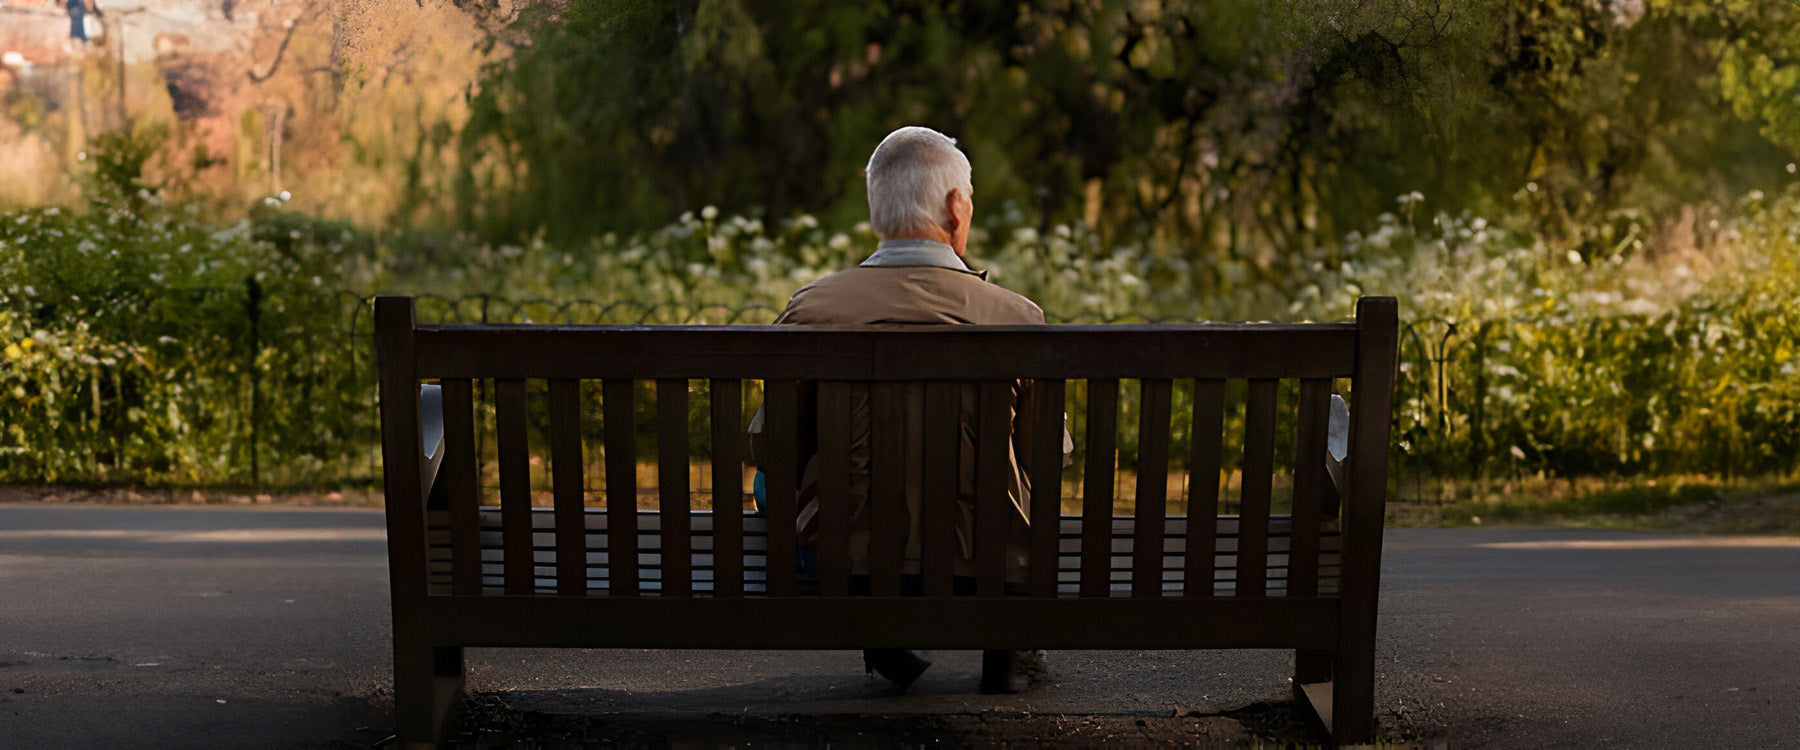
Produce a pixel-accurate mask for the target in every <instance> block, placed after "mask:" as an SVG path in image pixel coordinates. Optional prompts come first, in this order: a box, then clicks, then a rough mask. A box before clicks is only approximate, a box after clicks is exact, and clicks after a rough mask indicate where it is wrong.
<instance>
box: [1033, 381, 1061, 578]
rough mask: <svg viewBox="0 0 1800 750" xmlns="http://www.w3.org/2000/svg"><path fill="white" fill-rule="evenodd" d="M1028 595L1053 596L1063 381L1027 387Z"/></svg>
mask: <svg viewBox="0 0 1800 750" xmlns="http://www.w3.org/2000/svg"><path fill="white" fill-rule="evenodd" d="M1031 405H1032V406H1031V408H1032V415H1031V416H1032V418H1031V421H1030V422H1029V424H1030V426H1031V432H1030V435H1029V442H1030V447H1029V449H1028V450H1029V456H1030V459H1031V466H1030V472H1031V572H1030V575H1031V593H1032V594H1033V595H1034V596H1053V595H1055V593H1056V576H1055V575H1054V574H1053V573H1052V572H1051V571H1053V570H1054V567H1053V566H1052V565H1051V561H1052V560H1053V559H1054V558H1055V556H1056V552H1055V550H1056V534H1057V526H1058V523H1057V521H1058V519H1059V518H1060V516H1061V515H1062V464H1063V452H1062V436H1063V381H1061V380H1039V381H1037V382H1035V383H1033V384H1032V385H1031Z"/></svg>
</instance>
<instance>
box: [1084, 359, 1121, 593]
mask: <svg viewBox="0 0 1800 750" xmlns="http://www.w3.org/2000/svg"><path fill="white" fill-rule="evenodd" d="M1087 386H1088V413H1087V467H1086V473H1085V476H1084V477H1083V478H1084V480H1085V482H1084V484H1083V486H1082V490H1081V517H1082V519H1083V522H1082V541H1083V542H1084V543H1085V545H1086V546H1085V547H1084V548H1083V550H1082V557H1083V558H1084V560H1085V562H1083V564H1082V576H1081V589H1082V595H1083V596H1105V595H1106V560H1105V555H1106V552H1105V551H1106V547H1105V544H1106V536H1107V532H1108V525H1109V524H1110V523H1111V521H1112V517H1113V462H1114V459H1115V455H1114V452H1115V451H1116V447H1115V446H1116V445H1117V440H1116V436H1117V433H1118V412H1119V381H1117V380H1089V381H1088V384H1087Z"/></svg>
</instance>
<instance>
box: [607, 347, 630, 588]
mask: <svg viewBox="0 0 1800 750" xmlns="http://www.w3.org/2000/svg"><path fill="white" fill-rule="evenodd" d="M600 390H601V394H600V396H601V399H600V409H601V419H602V420H603V421H604V422H605V424H604V427H605V437H604V440H605V446H606V521H607V524H606V534H607V539H606V546H607V549H611V550H616V551H618V552H621V553H624V554H623V557H620V558H615V559H614V560H613V561H612V563H611V566H610V569H609V570H608V571H607V572H608V573H609V574H610V575H611V576H612V581H613V588H612V590H613V595H614V596H631V595H633V594H636V593H637V588H638V586H637V579H638V576H637V566H635V565H633V564H631V556H632V555H633V553H635V552H636V550H637V541H638V539H637V523H638V510H637V430H636V424H635V422H634V420H635V419H636V417H635V414H634V408H633V402H634V401H635V400H636V398H635V396H636V385H635V384H634V383H633V382H632V381H630V380H607V381H603V382H602V383H601V385H600Z"/></svg>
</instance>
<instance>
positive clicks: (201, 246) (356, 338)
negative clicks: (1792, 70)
mask: <svg viewBox="0 0 1800 750" xmlns="http://www.w3.org/2000/svg"><path fill="white" fill-rule="evenodd" d="M1417 203H1418V198H1417V197H1416V196H1403V197H1402V199H1401V201H1400V208H1399V211H1398V212H1396V213H1391V214H1384V215H1382V216H1381V217H1379V218H1378V219H1377V221H1376V222H1375V223H1374V225H1373V226H1372V227H1371V228H1370V229H1369V230H1368V231H1367V232H1364V233H1354V234H1352V235H1350V236H1348V237H1346V238H1344V239H1343V241H1341V242H1339V243H1336V244H1333V245H1330V246H1322V247H1310V248H1302V249H1298V250H1296V252H1295V253H1294V254H1293V256H1292V257H1289V258H1285V259H1282V260H1281V264H1282V267H1283V268H1285V269H1287V270H1272V269H1271V268H1270V267H1266V266H1264V265H1260V264H1259V262H1258V261H1254V260H1240V261H1231V260H1221V261H1216V262H1212V261H1209V262H1201V261H1199V260H1196V259H1191V258H1189V257H1188V256H1186V255H1185V254H1183V253H1182V252H1180V251H1179V248H1174V247H1170V246H1166V245H1163V244H1159V243H1157V242H1154V241H1148V240H1147V241H1144V242H1141V243H1137V244H1125V245H1112V246H1107V245H1104V244H1103V243H1102V242H1101V241H1100V239H1099V238H1098V237H1096V236H1095V235H1094V234H1092V233H1091V232H1088V231H1087V230H1085V229H1084V228H1082V227H1080V226H1055V227H1051V228H1049V229H1047V230H1040V229H1037V228H1034V227H1031V226H1027V225H1026V224H1025V222H1024V220H1023V218H1022V216H1020V215H1019V214H1018V213H1016V212H1012V211H1009V210H1007V209H1006V208H1004V207H1002V208H1000V209H997V210H995V211H994V213H993V215H992V216H990V217H989V218H988V223H987V224H986V225H985V226H981V227H978V228H977V230H976V232H975V235H974V237H973V239H972V241H971V248H972V257H973V258H974V263H975V265H977V266H978V267H982V268H986V269H988V270H989V271H990V272H991V274H992V279H993V280H994V281H995V282H997V283H1000V284H1002V285H1004V286H1007V287H1009V288H1012V289H1015V290H1017V291H1019V292H1021V293H1023V294H1025V295H1027V296H1029V297H1031V298H1033V299H1035V300H1037V301H1038V302H1039V303H1040V304H1042V305H1043V307H1044V308H1045V310H1046V312H1047V313H1048V315H1049V317H1050V319H1051V320H1052V321H1053V322H1054V321H1061V322H1122V321H1136V320H1165V321H1175V320H1189V321H1191V320H1246V319H1250V320H1341V319H1344V318H1346V317H1347V316H1348V315H1349V314H1350V313H1351V311H1352V307H1353V303H1354V300H1355V298H1356V297H1357V296H1358V295H1362V294H1392V295H1395V296H1398V297H1400V298H1401V299H1402V306H1401V310H1402V317H1403V320H1402V325H1403V326H1404V330H1403V332H1402V351H1401V359H1402V361H1401V380H1400V387H1399V393H1398V394H1397V409H1396V417H1395V448H1396V453H1395V456H1396V460H1397V462H1398V464H1397V465H1398V467H1399V468H1400V469H1401V470H1410V471H1425V472H1432V473H1437V474H1440V475H1445V476H1477V475H1481V476H1510V475H1525V474H1531V475H1544V476H1581V475H1620V474H1645V473H1649V474H1659V473H1710V474H1734V473H1769V472H1775V473H1782V472H1792V471H1793V470H1794V469H1795V467H1796V458H1795V457H1796V456H1800V378H1797V377H1796V376H1795V372H1794V370H1795V367H1796V357H1795V354H1796V352H1800V314H1796V313H1795V311H1794V310H1793V305H1792V302H1793V299H1794V290H1795V289H1800V268H1797V267H1796V266H1797V260H1796V254H1797V253H1800V193H1796V192H1789V193H1786V194H1783V195H1779V196H1773V197H1770V196H1762V195H1755V194H1753V195H1752V196H1750V197H1749V198H1747V199H1746V200H1745V201H1744V202H1743V203H1742V204H1741V205H1739V206H1736V207H1735V208H1734V209H1733V210H1731V211H1729V212H1727V215H1725V216H1723V217H1721V219H1720V220H1719V222H1718V224H1717V226H1716V228H1709V232H1710V235H1709V237H1708V238H1707V243H1706V245H1705V249H1704V251H1698V250H1682V249H1680V248H1674V249H1667V250H1664V251H1661V252H1656V253H1652V252H1649V251H1646V250H1644V249H1642V248H1643V243H1642V240H1641V236H1642V234H1643V229H1642V228H1641V227H1640V226H1639V225H1638V221H1637V219H1636V218H1635V217H1632V216H1620V217H1618V218H1617V220H1616V221H1614V222H1611V223H1609V224H1607V225H1606V226H1603V227H1597V228H1595V229H1593V230H1591V231H1590V232H1589V233H1588V234H1587V235H1586V236H1583V237H1578V238H1575V239H1574V240H1570V241H1560V242H1559V241H1552V240H1549V239H1546V238H1543V237H1539V236H1535V235H1532V234H1529V233H1523V232H1519V231H1515V230H1511V229H1507V228H1503V227H1500V226H1496V225H1493V224H1490V223H1489V222H1487V221H1485V220H1484V219H1482V218H1479V217H1474V216H1470V215H1461V216H1448V215H1438V216H1432V217H1420V218H1415V217H1413V216H1411V215H1410V214H1409V211H1410V210H1411V209H1412V208H1413V207H1415V206H1416V205H1417ZM873 245H874V237H873V236H872V235H871V234H870V233H869V231H868V228H867V227H866V226H863V225H858V226H856V227H851V228H849V229H847V230H842V231H839V230H834V229H831V228H827V227H824V226H821V225H820V223H819V222H818V221H817V220H816V219H814V218H812V217H810V216H805V215H801V216H796V217H791V218H787V219H783V220H779V221H775V220H767V219H762V218H758V217H743V216H735V217H733V216H721V215H719V213H718V212H717V211H714V210H712V209H706V210H702V211H699V212H696V213H688V214H684V215H683V216H681V217H680V218H679V219H677V220H676V221H675V222H674V223H672V224H670V225H668V226H665V227H663V228H660V229H657V230H655V231H652V232H648V233H644V234H639V235H631V236H621V235H614V234H608V235H603V236H601V237H598V238H594V239H591V240H589V241H585V242H581V243H577V244H574V245H569V246H558V245H550V244H546V243H543V242H541V241H540V242H534V243H530V244H527V245H488V244H483V243H481V242H478V241H476V240H474V239H472V238H470V237H468V236H466V235H460V234H454V233H446V234H436V235H426V234H420V235H411V236H408V237H404V238H400V239H398V240H386V241H377V240H376V239H375V238H374V237H372V236H370V235H368V234H366V233H363V232H360V231H358V230H356V229H355V228H353V227H349V226H346V225H343V224H338V223H332V222H327V221H320V220H316V219H311V218H308V217H305V216H301V215H297V214H293V213H289V212H285V211H282V210H281V209H280V207H279V205H270V206H265V207H263V208H260V209H259V210H258V211H256V212H253V214H252V218H251V219H250V220H248V221H244V222H239V223H237V224H233V225H230V226H226V227H215V226H210V225H207V224H205V223H204V222H201V221H200V220H198V219H197V218H196V216H195V214H194V213H193V212H192V211H190V210H188V209H185V208H171V207H164V206H161V205H158V204H157V201H156V198H155V196H154V195H153V194H150V193H148V192H147V191H145V192H143V193H140V194H137V195H134V196H129V197H126V198H121V199H118V200H115V201H112V202H98V203H96V204H94V205H93V206H92V207H90V208H89V209H88V210H86V211H74V210H66V209H54V208H52V209H41V210H28V211H21V212H15V213H11V214H6V215H4V216H0V278H3V279H4V280H5V283H4V284H0V339H3V342H0V343H3V345H4V347H5V349H4V351H5V357H4V359H0V421H3V422H4V424H5V425H6V426H5V427H4V428H3V429H4V431H5V432H4V434H3V435H0V480H6V481H46V480H48V481H56V480H123V481H139V482H143V481H148V482H168V483H183V484H192V483H220V482H224V483H237V482H246V481H250V480H252V479H255V480H258V481H262V482H282V483H319V482H341V481H369V480H372V479H373V478H375V477H377V476H378V471H379V467H378V465H377V463H376V461H375V456H376V454H377V453H378V450H377V445H376V442H377V441H376V425H375V408H374V398H373V390H374V388H373V383H374V378H373V357H372V355H371V352H370V350H369V345H370V333H371V326H370V316H369V309H368V300H369V298H370V297H371V296H372V295H373V294H374V293H376V292H381V293H410V294H419V295H429V296H426V297H425V298H423V299H422V300H421V312H420V314H421V317H422V318H423V319H424V320H427V321H436V320H445V321H451V320H460V321H471V320H489V321H494V322H500V321H536V322H553V321H557V322H585V323H600V322H604V323H639V322H649V323H766V322H768V321H770V320H772V319H773V317H774V315H775V313H776V312H777V311H778V310H779V309H780V307H781V306H782V304H784V303H785V301H786V299H787V297H788V295H790V294H791V293H792V292H793V291H794V290H795V289H797V288H799V287H800V286H801V285H803V284H805V283H807V282H809V281H811V280H813V279H815V278H818V277H819V276H822V275H824V274H825V273H828V272H830V271H831V270H834V269H837V268H842V267H845V266H849V265H852V264H854V263H855V262H856V261H858V260H859V259H860V258H861V257H863V256H864V255H865V254H866V253H867V252H869V250H870V249H871V248H872V247H873ZM252 311H254V314H253V313H252ZM1289 391H1291V389H1288V390H1285V391H1284V396H1283V398H1284V403H1288V401H1286V399H1291V397H1292V394H1291V393H1290V392H1289ZM1072 392H1074V393H1080V390H1079V389H1072ZM1232 393H1233V394H1237V393H1238V391H1237V390H1233V391H1232ZM1122 395H1123V399H1122V403H1121V419H1120V428H1119V438H1120V448H1121V461H1122V462H1123V464H1124V465H1125V466H1126V467H1128V468H1129V467H1132V466H1133V465H1134V464H1135V460H1134V458H1133V456H1134V453H1135V442H1136V429H1135V420H1136V418H1137V411H1136V401H1137V399H1136V389H1135V388H1133V387H1127V388H1126V389H1125V390H1124V392H1123V394H1122ZM693 397H694V401H693V402H692V408H693V409H695V410H696V412H698V411H699V410H700V409H702V408H703V401H702V400H701V392H700V391H698V390H696V391H695V393H694V396H693ZM1188 398H1189V392H1188V390H1187V389H1186V388H1184V387H1177V389H1176V392H1175V401H1176V402H1175V404H1174V409H1173V414H1174V419H1175V421H1176V423H1177V427H1178V430H1180V429H1181V426H1182V425H1183V424H1184V423H1185V420H1186V418H1187V408H1188ZM1232 398H1233V399H1234V400H1236V399H1239V398H1241V397H1240V396H1237V395H1234V396H1233V397H1232ZM643 408H645V409H647V408H648V405H647V404H646V405H644V407H643ZM640 417H642V419H640V421H641V422H642V423H643V424H644V425H645V426H646V429H648V425H651V424H654V422H653V421H652V419H651V417H650V413H649V412H648V411H645V412H644V413H643V414H640ZM1071 418H1072V420H1073V424H1072V426H1073V427H1074V428H1075V431H1076V433H1077V435H1079V434H1080V432H1081V429H1082V426H1083V424H1084V423H1083V421H1082V420H1083V419H1084V411H1083V409H1082V408H1081V405H1080V404H1079V403H1077V404H1076V405H1075V408H1074V409H1072V413H1071ZM1290 423H1291V416H1284V417H1283V421H1282V425H1283V429H1284V430H1285V429H1289V427H1288V425H1290ZM1241 425H1242V415H1241V412H1239V413H1236V414H1232V415H1231V416H1230V417H1229V422H1228V430H1230V431H1231V432H1232V433H1233V434H1239V433H1240V432H1241ZM703 438H704V435H703V434H702V433H698V432H697V433H695V436H694V439H693V444H694V445H695V446H696V450H697V451H703V450H704V448H703V447H702V446H703V444H704V442H705V441H704V439H703ZM1282 442H1283V443H1284V444H1283V445H1282V447H1281V448H1280V450H1281V453H1280V455H1278V461H1280V462H1285V461H1287V460H1288V458H1289V457H1288V453H1289V452H1290V451H1291V445H1286V444H1285V443H1287V442H1288V441H1282ZM1185 453H1186V451H1185V449H1184V448H1183V447H1182V446H1181V445H1177V446H1175V449H1174V451H1173V455H1174V456H1175V457H1177V466H1179V465H1180V461H1179V457H1181V456H1184V455H1185ZM253 454H254V458H255V463H256V465H255V466H254V467H253V466H252V456H253ZM1227 463H1228V464H1229V463H1230V460H1229V458H1228V460H1227Z"/></svg>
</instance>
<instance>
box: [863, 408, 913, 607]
mask: <svg viewBox="0 0 1800 750" xmlns="http://www.w3.org/2000/svg"><path fill="white" fill-rule="evenodd" d="M921 395H922V394H921ZM905 398H906V393H905V391H904V390H903V386H901V385H900V384H899V383H875V384H874V385H873V386H871V387H870V394H869V399H870V404H869V454H870V455H869V507H868V509H867V510H866V511H865V512H866V513H868V516H869V586H870V589H871V591H872V593H874V595H876V596H899V595H900V568H901V562H902V560H903V559H904V558H905V556H906V538H907V531H908V527H909V526H911V525H912V520H911V514H909V513H907V511H906V485H907V479H908V477H907V471H906V454H905V450H906V444H905V443H906V435H907V434H909V432H917V430H910V431H909V430H908V429H907V427H906V414H907V411H906V403H905ZM921 405H922V402H921Z"/></svg>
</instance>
